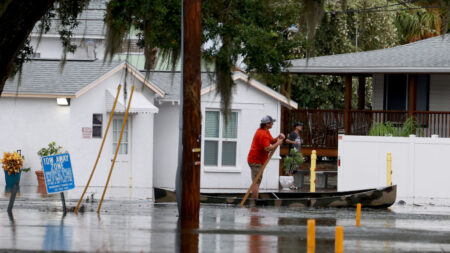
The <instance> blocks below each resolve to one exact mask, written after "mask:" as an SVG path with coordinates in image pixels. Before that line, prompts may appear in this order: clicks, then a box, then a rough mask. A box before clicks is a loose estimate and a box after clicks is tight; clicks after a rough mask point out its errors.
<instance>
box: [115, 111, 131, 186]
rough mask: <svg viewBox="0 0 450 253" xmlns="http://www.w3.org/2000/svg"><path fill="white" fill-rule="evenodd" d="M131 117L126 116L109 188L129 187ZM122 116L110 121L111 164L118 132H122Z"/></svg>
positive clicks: (117, 140)
mask: <svg viewBox="0 0 450 253" xmlns="http://www.w3.org/2000/svg"><path fill="white" fill-rule="evenodd" d="M130 121H131V117H130V115H128V119H127V122H126V124H125V128H124V130H123V135H122V140H121V142H120V147H119V151H118V153H117V158H116V163H115V164H114V170H113V174H112V175H111V186H130V185H131V159H130V154H131V145H130V140H131V135H130V134H131V132H130V129H131V127H130V124H131V123H130ZM122 124H123V116H122V117H117V118H113V121H112V154H111V162H112V161H113V159H114V154H115V152H116V148H117V143H118V142H119V137H120V131H121V130H122Z"/></svg>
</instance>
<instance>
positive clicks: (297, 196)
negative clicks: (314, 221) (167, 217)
mask: <svg viewBox="0 0 450 253" xmlns="http://www.w3.org/2000/svg"><path fill="white" fill-rule="evenodd" d="M154 192H155V203H165V202H176V194H175V192H174V191H171V190H166V189H162V188H154ZM259 196H260V198H258V199H251V198H248V199H247V200H246V201H245V205H246V206H288V207H314V208H318V207H354V206H356V204H358V203H361V205H362V206H363V207H370V208H387V207H389V206H391V205H392V204H394V202H395V198H396V196H397V185H392V186H386V187H380V188H373V189H364V190H356V191H342V192H313V193H310V192H269V193H267V192H266V193H260V194H259ZM243 197H244V193H200V203H208V204H229V205H239V204H240V203H241V201H242V198H243Z"/></svg>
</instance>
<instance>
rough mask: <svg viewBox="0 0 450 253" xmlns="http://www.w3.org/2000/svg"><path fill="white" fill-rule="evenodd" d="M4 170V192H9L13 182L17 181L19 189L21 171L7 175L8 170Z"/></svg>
mask: <svg viewBox="0 0 450 253" xmlns="http://www.w3.org/2000/svg"><path fill="white" fill-rule="evenodd" d="M4 172H5V182H6V186H5V193H10V192H12V190H13V189H14V184H15V183H16V182H17V191H20V187H19V185H18V184H19V182H20V175H21V174H22V171H20V172H19V173H16V174H11V175H8V172H6V171H5V170H4Z"/></svg>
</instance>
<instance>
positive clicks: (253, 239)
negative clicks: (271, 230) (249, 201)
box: [248, 208, 269, 253]
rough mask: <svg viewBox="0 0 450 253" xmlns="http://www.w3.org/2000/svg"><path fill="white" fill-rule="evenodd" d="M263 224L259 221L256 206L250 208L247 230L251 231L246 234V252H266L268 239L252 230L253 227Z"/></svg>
mask: <svg viewBox="0 0 450 253" xmlns="http://www.w3.org/2000/svg"><path fill="white" fill-rule="evenodd" d="M261 226H264V225H263V224H261V222H260V215H259V214H258V208H252V209H251V216H250V224H249V230H251V231H252V232H251V233H250V235H249V236H248V252H251V253H253V252H255V253H256V252H268V251H267V250H268V246H269V245H268V241H269V240H267V238H266V237H267V236H264V235H261V234H259V233H258V232H257V231H254V230H255V228H258V227H261Z"/></svg>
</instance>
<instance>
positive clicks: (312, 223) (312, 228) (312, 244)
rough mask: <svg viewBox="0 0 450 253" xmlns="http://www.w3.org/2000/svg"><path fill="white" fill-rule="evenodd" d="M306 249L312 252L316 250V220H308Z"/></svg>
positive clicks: (309, 252)
mask: <svg viewBox="0 0 450 253" xmlns="http://www.w3.org/2000/svg"><path fill="white" fill-rule="evenodd" d="M306 243H307V245H306V249H307V252H308V253H314V252H315V250H316V220H314V219H309V220H308V238H307V240H306Z"/></svg>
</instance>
